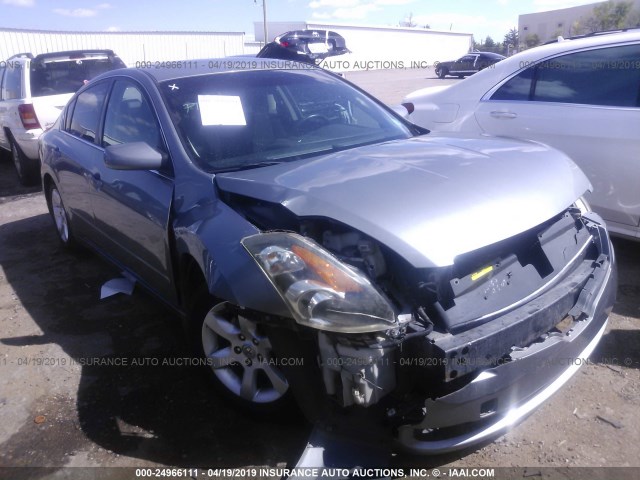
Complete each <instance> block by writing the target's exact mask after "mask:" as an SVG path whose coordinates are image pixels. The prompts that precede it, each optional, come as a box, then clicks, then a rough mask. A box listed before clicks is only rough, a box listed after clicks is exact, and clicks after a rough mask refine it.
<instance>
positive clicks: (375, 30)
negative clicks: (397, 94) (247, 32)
mask: <svg viewBox="0 0 640 480" xmlns="http://www.w3.org/2000/svg"><path fill="white" fill-rule="evenodd" d="M267 27H268V35H269V38H268V39H267V41H268V42H269V41H272V40H273V39H274V38H275V37H276V36H278V35H280V34H282V33H285V32H288V31H292V30H331V31H333V32H336V33H338V34H340V35H342V36H343V37H344V39H345V41H346V43H347V48H349V50H351V52H352V53H351V54H348V55H340V56H336V57H332V58H329V59H327V60H326V62H327V64H328V68H330V69H331V70H373V69H388V68H401V69H402V68H426V67H427V66H430V65H433V63H434V62H436V61H445V60H455V59H456V58H458V57H461V56H462V55H464V54H465V53H467V52H468V51H469V50H470V48H471V38H472V34H471V33H457V32H440V31H436V30H427V29H424V28H406V27H375V26H365V25H343V24H334V23H322V22H310V21H299V22H267ZM254 30H255V37H256V41H258V42H264V29H263V23H262V22H255V23H254Z"/></svg>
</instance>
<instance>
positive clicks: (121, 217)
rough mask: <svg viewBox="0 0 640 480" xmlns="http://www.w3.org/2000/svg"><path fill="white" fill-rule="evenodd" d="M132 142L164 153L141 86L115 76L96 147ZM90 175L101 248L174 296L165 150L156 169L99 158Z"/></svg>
mask: <svg viewBox="0 0 640 480" xmlns="http://www.w3.org/2000/svg"><path fill="white" fill-rule="evenodd" d="M132 142H146V143H147V144H149V145H150V146H151V147H153V148H155V149H157V150H158V151H161V152H163V153H165V154H167V152H168V150H167V148H166V146H165V143H164V140H163V136H162V134H161V130H160V126H159V122H158V119H157V115H156V113H155V110H154V108H153V106H152V105H151V103H150V101H149V100H148V97H147V95H146V94H145V92H144V89H143V88H142V87H141V86H140V85H139V84H137V83H135V82H133V81H132V80H128V79H118V80H116V82H115V83H114V86H113V90H112V92H111V95H110V97H109V100H108V104H107V107H106V113H105V116H104V128H103V133H102V137H101V145H100V147H101V149H103V151H104V149H105V148H107V147H109V146H111V145H119V144H124V143H132ZM91 175H92V178H93V181H92V183H91V193H92V195H91V197H92V202H93V212H94V217H95V222H96V226H97V228H98V229H99V230H100V235H99V237H98V238H97V242H98V244H99V247H100V248H101V249H102V250H103V251H104V252H105V253H107V254H108V255H109V256H111V257H112V258H113V259H115V260H116V261H117V262H119V263H120V264H122V265H123V266H124V267H126V268H127V269H128V270H130V271H131V272H133V273H134V274H135V275H136V276H137V277H138V278H139V279H140V280H142V281H143V282H144V283H145V284H146V285H147V286H148V287H150V288H151V289H153V290H155V291H156V292H158V293H159V294H160V295H162V296H163V297H164V298H167V299H172V298H174V297H175V291H174V290H173V289H172V281H171V278H172V274H171V258H170V250H169V237H168V229H169V217H170V212H171V202H172V198H173V186H174V182H173V172H172V166H171V161H170V159H169V157H168V154H167V161H166V165H165V167H164V168H163V169H161V170H160V171H148V170H113V169H110V168H107V167H106V165H105V163H104V161H101V162H97V163H96V164H94V165H93V169H92V171H91Z"/></svg>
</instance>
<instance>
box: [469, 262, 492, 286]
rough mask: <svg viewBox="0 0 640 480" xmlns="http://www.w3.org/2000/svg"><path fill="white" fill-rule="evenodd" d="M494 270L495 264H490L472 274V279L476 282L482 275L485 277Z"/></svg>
mask: <svg viewBox="0 0 640 480" xmlns="http://www.w3.org/2000/svg"><path fill="white" fill-rule="evenodd" d="M491 271H493V266H492V265H489V266H488V267H485V268H483V269H482V270H480V271H479V272H476V273H474V274H472V275H471V281H472V282H475V281H476V280H478V279H479V278H480V277H484V276H485V275H486V274H487V273H489V272H491Z"/></svg>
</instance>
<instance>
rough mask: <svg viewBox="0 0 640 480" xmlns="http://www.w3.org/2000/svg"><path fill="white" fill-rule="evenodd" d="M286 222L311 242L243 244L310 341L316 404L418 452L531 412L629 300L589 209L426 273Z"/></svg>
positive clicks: (310, 222)
mask: <svg viewBox="0 0 640 480" xmlns="http://www.w3.org/2000/svg"><path fill="white" fill-rule="evenodd" d="M578 205H579V206H580V208H578ZM250 210H251V209H250V208H249V209H245V210H244V212H243V213H244V214H245V216H246V217H247V218H251V217H252V213H251V211H250ZM251 219H252V221H254V222H255V223H259V221H256V219H255V218H251ZM294 223H295V222H294ZM286 226H287V227H288V228H287V229H290V230H297V231H298V232H300V234H297V233H285V232H270V233H264V234H258V235H254V236H252V237H247V238H245V239H243V245H244V247H245V248H246V249H247V251H248V252H249V253H250V254H251V256H252V257H253V258H254V260H255V261H256V263H257V264H258V266H259V267H260V268H261V270H262V271H263V272H264V273H265V274H266V275H267V277H268V278H269V280H270V281H271V283H272V284H273V285H274V287H275V288H276V290H277V291H278V293H279V294H280V296H281V297H282V298H283V300H284V302H285V304H286V305H287V306H288V308H289V310H290V311H291V314H292V317H293V319H294V320H295V323H296V325H297V326H296V327H295V329H297V332H296V335H297V337H295V338H298V339H299V340H300V341H299V343H300V344H306V345H309V349H307V351H306V352H302V350H300V352H301V354H302V355H307V357H308V358H312V359H313V360H314V365H313V366H312V368H311V369H306V370H304V371H297V372H289V374H290V375H288V378H289V381H290V383H291V386H292V388H293V389H294V391H295V390H296V389H297V391H298V394H297V395H296V396H297V397H298V400H299V401H300V402H301V403H303V405H302V407H303V410H307V411H312V412H314V413H313V414H312V415H310V416H313V417H314V418H313V420H314V421H316V423H317V424H319V425H325V426H327V427H328V428H329V429H334V428H336V425H340V427H339V428H340V429H341V430H342V431H344V432H347V434H348V432H352V433H354V434H355V435H357V436H362V435H363V434H364V435H368V434H370V435H371V438H378V437H380V438H381V437H383V436H384V435H387V436H388V437H392V438H395V442H396V444H397V445H398V446H399V448H401V449H405V450H407V451H410V452H412V453H418V454H433V453H441V452H446V451H450V450H456V449H460V448H464V447H467V446H470V445H474V444H477V443H479V442H481V441H483V440H486V439H489V438H491V437H493V436H495V435H496V434H498V433H500V432H502V431H504V430H505V429H506V428H508V427H510V426H511V425H513V424H515V423H517V422H518V421H519V420H520V419H521V418H523V417H524V416H526V415H527V414H529V413H530V412H531V411H532V410H533V409H534V408H536V407H537V406H538V405H540V404H541V403H542V402H543V401H544V400H546V398H548V397H549V396H550V395H551V394H552V393H554V392H555V391H556V390H557V389H558V388H560V386H561V385H562V384H564V383H565V382H566V381H567V380H568V378H569V377H570V376H571V375H572V374H573V373H575V371H576V370H577V368H578V367H579V365H580V363H581V361H583V360H584V359H585V358H586V357H588V355H589V354H590V353H591V351H592V350H593V349H594V348H595V345H596V344H597V342H598V340H599V338H600V337H601V336H602V334H603V332H604V328H605V326H606V321H607V318H608V314H609V312H610V310H611V308H612V306H613V302H614V299H615V290H616V275H615V262H614V255H613V250H612V247H611V243H610V240H609V237H608V234H607V232H606V229H605V228H604V227H603V222H602V220H601V219H600V218H599V217H598V216H597V215H595V214H593V213H592V212H589V211H587V209H586V207H585V206H584V205H582V203H581V202H577V203H576V205H573V206H571V207H570V208H568V209H566V210H565V211H563V212H561V213H560V214H558V215H556V216H554V217H553V218H551V219H549V220H548V221H546V222H544V223H542V224H540V225H538V226H536V227H534V228H532V229H530V230H528V231H526V232H522V233H521V234H519V235H516V236H515V237H512V238H509V239H506V240H503V241H500V242H497V243H495V244H492V245H489V246H487V247H484V248H481V249H479V250H476V251H472V252H468V253H465V254H462V255H459V256H457V257H456V259H455V261H454V263H453V264H452V265H449V266H446V267H433V268H415V267H413V266H411V265H410V264H408V263H407V262H406V261H405V260H404V259H403V258H401V257H400V256H399V255H397V254H395V253H394V252H393V251H391V250H390V249H387V248H385V246H384V245H382V244H380V243H378V242H376V241H374V240H373V239H371V238H369V237H367V236H366V235H364V234H361V233H359V232H357V231H355V230H353V229H350V228H349V227H346V226H344V225H341V224H339V223H338V222H334V221H331V220H326V219H301V220H299V223H297V224H296V225H293V224H288V225H286ZM275 337H276V339H275V341H276V343H277V335H275ZM293 342H295V340H293V341H292V340H291V338H290V339H289V340H288V341H285V342H284V343H283V344H282V346H283V348H281V349H280V350H281V351H282V350H284V349H285V348H288V349H289V352H291V345H292V343H293ZM285 345H286V347H285ZM309 350H311V354H309ZM312 375H313V376H316V377H317V378H313V379H312V378H309V377H310V376H312ZM320 412H321V413H320ZM350 422H351V423H352V424H353V425H352V427H349V426H348V424H349V423H350Z"/></svg>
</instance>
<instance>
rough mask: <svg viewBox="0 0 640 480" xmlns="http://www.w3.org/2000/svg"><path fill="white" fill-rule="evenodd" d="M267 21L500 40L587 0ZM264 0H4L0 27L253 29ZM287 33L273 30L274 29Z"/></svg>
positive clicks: (328, 12) (308, 8)
mask: <svg viewBox="0 0 640 480" xmlns="http://www.w3.org/2000/svg"><path fill="white" fill-rule="evenodd" d="M266 2H267V20H268V21H297V20H316V21H323V22H331V23H349V24H363V25H394V26H395V25H398V23H399V22H400V21H402V20H403V19H405V18H406V17H407V16H408V15H409V14H410V13H412V14H413V21H414V22H416V23H417V24H418V25H420V26H422V25H426V24H428V25H430V26H431V28H432V29H434V30H445V31H448V30H452V31H456V32H465V33H472V34H474V36H475V38H476V40H483V39H484V38H485V37H486V36H487V35H490V36H491V37H493V39H494V40H497V41H501V40H502V38H503V37H504V34H505V33H507V31H509V29H511V28H513V27H517V26H518V15H519V14H523V13H532V12H537V11H544V10H551V9H555V8H563V7H571V6H575V5H584V4H588V3H593V2H590V1H580V0H484V1H478V0H266ZM261 20H262V0H257V3H256V2H255V1H254V0H182V1H179V0H108V1H105V2H101V1H100V0H98V1H95V0H0V27H4V28H30V29H45V30H89V31H101V30H122V31H131V30H181V31H202V30H205V31H233V32H245V33H247V34H248V35H253V33H254V32H253V22H255V21H261ZM278 33H282V32H270V36H275V35H276V34H278Z"/></svg>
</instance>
